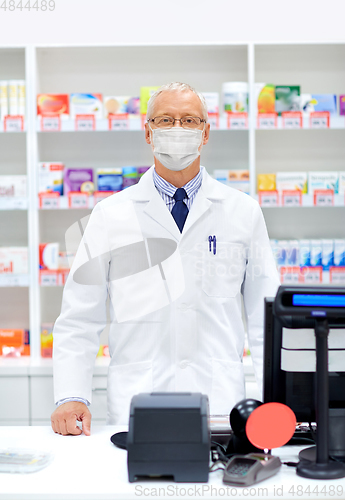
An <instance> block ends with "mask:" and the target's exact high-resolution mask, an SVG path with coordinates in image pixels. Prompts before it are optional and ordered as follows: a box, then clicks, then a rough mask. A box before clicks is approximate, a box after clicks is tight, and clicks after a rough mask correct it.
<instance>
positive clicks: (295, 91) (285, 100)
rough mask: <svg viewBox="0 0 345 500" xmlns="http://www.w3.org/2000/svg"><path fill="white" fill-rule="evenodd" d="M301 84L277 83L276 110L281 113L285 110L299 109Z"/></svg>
mask: <svg viewBox="0 0 345 500" xmlns="http://www.w3.org/2000/svg"><path fill="white" fill-rule="evenodd" d="M299 95H300V86H299V85H276V88H275V111H276V113H278V114H279V115H281V114H282V113H283V112H284V111H299V109H300V97H299Z"/></svg>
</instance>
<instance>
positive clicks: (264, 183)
mask: <svg viewBox="0 0 345 500" xmlns="http://www.w3.org/2000/svg"><path fill="white" fill-rule="evenodd" d="M275 190H276V174H258V191H275Z"/></svg>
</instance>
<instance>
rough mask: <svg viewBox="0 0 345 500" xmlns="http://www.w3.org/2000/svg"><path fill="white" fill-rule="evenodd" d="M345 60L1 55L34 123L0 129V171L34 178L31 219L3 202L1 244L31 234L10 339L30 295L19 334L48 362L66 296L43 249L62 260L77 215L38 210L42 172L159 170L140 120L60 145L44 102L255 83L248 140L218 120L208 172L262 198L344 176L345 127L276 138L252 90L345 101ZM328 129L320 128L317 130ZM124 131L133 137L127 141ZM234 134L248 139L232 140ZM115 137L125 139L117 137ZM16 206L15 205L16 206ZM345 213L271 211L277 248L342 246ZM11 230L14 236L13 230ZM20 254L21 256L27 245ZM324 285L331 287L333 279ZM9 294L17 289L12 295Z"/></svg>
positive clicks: (151, 49) (337, 205)
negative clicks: (298, 179)
mask: <svg viewBox="0 0 345 500" xmlns="http://www.w3.org/2000/svg"><path fill="white" fill-rule="evenodd" d="M344 57H345V43H336V44H304V43H300V44H271V45H265V44H257V43H242V44H240V45H237V44H236V45H227V44H222V45H220V44H212V43H211V44H204V45H193V46H188V45H186V46H184V45H176V46H90V47H86V46H85V47H83V46H74V47H70V46H63V45H59V46H56V47H36V46H32V45H30V46H27V47H25V48H21V49H16V50H13V51H9V50H7V49H6V50H3V49H1V50H0V73H1V74H0V76H1V79H10V78H18V79H25V80H26V88H27V110H26V111H27V112H26V123H25V130H26V133H21V134H20V133H18V134H15V133H9V134H8V135H7V136H6V134H5V133H4V132H3V130H4V127H3V124H0V150H1V155H0V156H1V158H0V170H1V174H3V175H8V174H9V173H11V174H23V173H24V172H25V173H26V174H27V176H28V201H27V204H26V205H25V203H24V202H23V205H22V212H23V213H18V212H20V210H21V208H20V207H19V206H18V205H17V206H13V208H12V207H11V203H12V202H8V201H7V200H6V201H2V200H0V210H4V211H5V210H13V212H8V213H6V212H2V224H3V225H2V226H1V224H0V229H2V228H5V229H2V231H1V232H0V233H1V234H2V238H3V239H2V242H1V243H2V246H6V245H8V244H9V241H10V239H11V238H12V240H13V241H12V242H11V244H17V240H16V238H17V233H16V232H18V231H17V230H18V225H17V224H16V222H17V219H20V222H21V224H22V226H21V229H20V232H21V233H22V234H24V227H25V229H27V238H26V239H27V240H28V241H27V242H26V241H25V244H27V245H28V247H29V255H30V262H29V269H30V275H29V277H25V280H24V278H23V281H22V283H24V282H25V283H26V285H22V286H29V289H28V290H26V289H21V290H14V289H13V288H12V289H9V292H10V293H12V296H11V297H7V295H10V293H9V292H8V291H7V290H6V289H5V288H3V289H2V293H3V295H4V296H5V297H6V299H7V298H8V301H6V307H7V309H8V306H11V307H12V306H13V309H12V310H11V311H9V312H8V316H6V318H5V320H4V322H3V325H2V327H6V325H7V324H8V323H9V320H10V318H15V320H16V321H18V318H17V317H16V314H14V313H13V310H15V308H17V309H18V310H19V309H20V310H21V311H22V307H21V305H22V297H21V295H24V294H27V295H28V300H27V299H26V300H27V302H28V304H29V308H27V309H28V310H27V312H26V313H25V314H26V316H25V317H24V316H23V314H22V312H20V313H19V314H21V315H22V316H23V317H22V318H21V320H22V321H21V322H22V324H23V325H24V326H25V325H26V326H28V325H29V321H28V319H29V320H30V335H31V361H32V362H33V361H35V360H37V361H39V359H40V331H41V323H42V322H51V321H53V320H55V319H56V317H57V315H58V310H59V307H60V301H61V296H62V293H61V291H62V287H61V286H57V285H55V286H53V282H54V277H51V278H49V276H48V275H47V276H46V277H45V280H44V284H41V285H40V276H39V262H38V254H39V252H38V251H37V249H38V245H39V242H40V241H58V242H59V243H60V248H61V249H63V245H64V237H63V236H64V234H65V231H66V229H67V228H68V227H69V226H70V225H71V224H72V223H74V222H75V219H77V218H79V217H80V214H82V212H80V213H79V212H78V211H76V210H74V209H69V205H70V204H69V199H68V197H67V196H63V197H61V198H60V199H59V201H58V204H57V205H56V204H55V202H52V203H51V206H50V207H49V203H47V204H46V206H44V207H42V209H40V206H39V197H38V183H37V176H38V163H39V162H41V161H46V162H49V161H61V162H63V163H64V164H65V165H66V168H94V169H96V168H109V167H113V168H117V167H120V166H124V165H149V164H151V162H152V154H151V149H150V148H149V147H148V146H147V144H146V143H145V140H144V134H143V129H142V120H141V119H140V118H136V119H133V118H130V119H128V121H127V120H125V121H123V122H118V123H116V122H115V123H114V124H113V125H112V126H111V128H112V130H110V127H109V121H108V120H107V119H100V120H96V122H95V131H97V132H103V133H99V134H93V133H92V132H89V134H86V135H83V134H84V130H85V132H86V131H88V127H89V126H90V124H87V123H86V122H85V123H84V129H83V130H81V131H78V133H74V134H71V133H68V132H73V131H76V123H75V120H74V119H67V120H61V127H60V131H61V133H58V131H57V132H56V133H55V134H54V133H50V134H49V133H48V131H47V132H42V131H41V118H40V117H37V94H40V93H60V92H62V93H67V94H69V93H72V92H78V91H80V92H101V93H102V94H103V95H104V96H106V95H119V96H120V95H131V96H135V95H139V92H138V91H139V89H140V87H141V86H142V85H148V86H151V85H152V86H153V85H161V84H163V83H166V82H168V81H174V80H178V81H186V82H188V83H190V84H191V85H193V86H194V87H195V88H197V89H198V90H200V91H201V92H204V91H205V92H206V91H215V92H219V93H220V95H221V90H222V84H223V82H229V81H232V82H235V81H247V82H248V83H249V107H250V113H249V116H248V122H247V124H246V127H245V128H243V121H242V124H237V126H238V128H236V127H233V126H230V129H229V128H228V123H227V118H228V117H227V116H220V119H219V128H218V129H217V128H215V127H214V126H213V127H212V134H211V136H210V141H209V144H208V145H207V147H205V148H204V149H203V153H202V164H203V165H205V166H206V168H207V169H208V172H209V173H210V174H212V173H213V172H214V170H216V169H236V168H237V169H249V171H250V193H251V195H252V196H254V197H255V196H256V198H257V195H255V192H256V179H257V174H259V173H266V172H279V171H281V172H283V171H291V172H292V171H306V172H308V171H328V170H329V171H341V170H344V168H345V167H344V162H343V159H344V158H345V142H344V141H343V130H344V129H345V117H344V116H333V115H332V116H330V123H329V130H332V132H327V130H322V129H318V130H317V129H316V128H315V130H314V129H313V130H311V129H310V117H309V116H308V115H303V117H302V118H303V120H302V126H301V128H300V130H299V129H298V130H287V128H284V127H283V119H282V118H281V117H277V127H276V128H274V129H267V130H264V129H263V128H262V127H261V128H258V127H257V116H256V113H255V112H254V111H255V109H254V108H255V106H254V105H253V103H254V102H255V82H272V83H277V84H286V85H289V84H300V86H301V93H302V92H303V93H304V92H306V93H313V92H318V93H334V94H337V95H338V96H339V95H340V94H343V93H345V92H344V84H343V82H344V78H345V70H344V65H343V61H344ZM109 61H112V64H109ZM85 82H86V83H85ZM85 85H86V87H85ZM221 105H222V104H221ZM221 105H220V109H222V108H221ZM48 125H49V123H48ZM50 125H51V131H52V132H53V131H54V127H56V120H55V125H54V121H53V122H52V123H51V124H50ZM117 125H118V126H117ZM240 125H241V126H240ZM297 125H298V124H297ZM315 125H317V124H315ZM321 125H323V123H321V122H320V126H321ZM290 126H291V128H294V127H295V126H296V123H292V122H290ZM241 127H242V128H241ZM58 128H59V127H58ZM127 130H128V131H129V132H133V133H132V134H129V133H127ZM237 130H242V131H243V133H242V134H241V133H234V134H231V133H229V132H231V131H237ZM284 130H286V133H285V134H284V132H283V131H284ZM302 130H303V132H302ZM112 131H114V132H116V131H118V132H119V133H118V134H111V132H112ZM275 131H277V133H275ZM300 131H301V133H300ZM105 132H108V134H107V133H105ZM121 132H122V133H121ZM213 132H214V133H213ZM270 132H271V133H270ZM1 141H2V142H1ZM24 151H25V154H24ZM24 164H25V167H26V168H25V170H24ZM80 201H81V203H80V206H79V208H84V209H85V210H84V213H83V215H84V214H85V213H86V212H87V211H89V210H91V209H92V208H93V207H94V205H95V199H94V197H92V196H91V197H88V198H87V206H85V200H84V205H83V203H82V200H81V199H80ZM17 202H18V203H19V201H18V200H16V201H14V200H13V203H14V204H16V203H17ZM294 203H295V202H294ZM54 204H55V206H54ZM24 206H26V207H27V208H24ZM77 206H78V203H76V204H74V207H76V208H77ZM344 206H345V203H344V196H341V195H335V196H334V199H333V204H331V205H330V207H333V210H331V211H329V210H324V209H321V208H320V210H317V207H314V200H313V197H312V196H310V195H303V197H302V202H301V205H300V207H297V211H296V212H294V211H293V210H290V209H289V210H282V208H284V207H283V206H282V205H281V204H280V203H278V206H277V207H275V208H277V210H272V208H273V207H269V206H263V212H264V216H265V219H266V223H267V227H268V231H269V235H270V237H271V238H274V239H301V238H309V239H312V238H320V239H321V238H330V239H333V238H345V226H344V224H343V220H344ZM285 208H290V207H285ZM291 208H293V203H292V204H291ZM300 208H303V210H300ZM325 208H328V207H325ZM25 209H27V221H26V213H25ZM278 209H279V210H278ZM47 210H48V213H47ZM49 210H51V212H50V213H49ZM24 218H25V221H24ZM0 223H1V219H0ZM24 225H25V226H24ZM8 227H9V228H10V230H7V228H8ZM22 228H23V229H22ZM12 233H13V234H12ZM25 236H26V234H25ZM19 243H20V244H22V241H20V242H19ZM19 243H18V244H19ZM1 279H4V278H3V277H2V278H1ZM12 279H13V280H15V278H14V277H6V280H12ZM50 280H51V281H50ZM328 280H329V278H328ZM19 282H20V280H19V281H18V283H19ZM323 282H324V283H327V274H326V272H325V273H324V274H323ZM7 283H8V282H7ZM12 283H13V281H12ZM2 286H12V285H11V284H5V285H2ZM13 286H20V284H16V283H14V285H13ZM25 298H26V295H25ZM47 305H49V307H47ZM50 305H51V307H50ZM6 311H7V310H6ZM15 362H17V360H15ZM104 373H106V368H105V372H104Z"/></svg>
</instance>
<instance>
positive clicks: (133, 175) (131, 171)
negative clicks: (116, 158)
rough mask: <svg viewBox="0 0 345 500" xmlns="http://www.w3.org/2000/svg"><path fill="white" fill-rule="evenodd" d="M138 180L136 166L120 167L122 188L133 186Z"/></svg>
mask: <svg viewBox="0 0 345 500" xmlns="http://www.w3.org/2000/svg"><path fill="white" fill-rule="evenodd" d="M137 182H138V171H137V167H122V189H126V188H128V187H130V186H133V185H134V184H136V183H137Z"/></svg>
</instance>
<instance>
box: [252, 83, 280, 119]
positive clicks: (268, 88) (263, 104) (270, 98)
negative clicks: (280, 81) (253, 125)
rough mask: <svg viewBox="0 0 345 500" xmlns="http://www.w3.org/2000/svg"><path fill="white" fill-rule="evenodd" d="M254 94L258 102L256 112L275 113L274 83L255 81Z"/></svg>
mask: <svg viewBox="0 0 345 500" xmlns="http://www.w3.org/2000/svg"><path fill="white" fill-rule="evenodd" d="M255 94H256V101H257V103H258V113H275V111H276V108H275V102H276V94H275V85H272V84H271V83H256V84H255Z"/></svg>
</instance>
